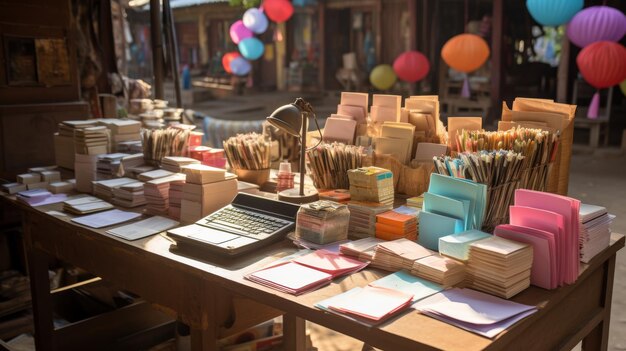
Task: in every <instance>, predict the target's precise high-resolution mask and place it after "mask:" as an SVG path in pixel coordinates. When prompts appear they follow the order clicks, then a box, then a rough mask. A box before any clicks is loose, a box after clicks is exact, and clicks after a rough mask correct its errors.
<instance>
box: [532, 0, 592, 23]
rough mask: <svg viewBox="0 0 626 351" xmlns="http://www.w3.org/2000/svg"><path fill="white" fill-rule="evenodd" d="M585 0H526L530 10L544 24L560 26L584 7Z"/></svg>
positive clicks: (536, 19)
mask: <svg viewBox="0 0 626 351" xmlns="http://www.w3.org/2000/svg"><path fill="white" fill-rule="evenodd" d="M583 4H584V0H526V7H527V8H528V12H530V15H531V16H532V17H533V18H534V19H535V21H537V22H539V24H541V25H544V26H554V27H556V26H560V25H561V24H565V23H567V22H569V21H570V20H571V19H572V17H574V15H575V14H576V12H578V11H580V10H581V9H582V8H583Z"/></svg>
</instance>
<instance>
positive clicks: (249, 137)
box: [224, 133, 270, 186]
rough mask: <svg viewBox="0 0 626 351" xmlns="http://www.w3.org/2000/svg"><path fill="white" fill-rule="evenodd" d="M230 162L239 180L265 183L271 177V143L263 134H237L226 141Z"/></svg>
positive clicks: (225, 151) (226, 151) (225, 147)
mask: <svg viewBox="0 0 626 351" xmlns="http://www.w3.org/2000/svg"><path fill="white" fill-rule="evenodd" d="M224 153H225V154H226V158H227V159H228V164H229V165H230V168H231V169H232V170H233V172H234V173H235V174H236V175H237V177H238V178H239V180H242V181H244V182H248V183H254V184H258V185H259V186H261V185H263V184H264V183H265V182H267V180H268V179H269V177H270V143H269V141H268V140H267V139H266V138H265V137H264V136H263V135H261V134H257V133H247V134H237V135H236V136H234V137H230V138H228V139H227V140H225V141H224Z"/></svg>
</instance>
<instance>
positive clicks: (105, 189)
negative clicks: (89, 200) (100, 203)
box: [93, 178, 137, 200]
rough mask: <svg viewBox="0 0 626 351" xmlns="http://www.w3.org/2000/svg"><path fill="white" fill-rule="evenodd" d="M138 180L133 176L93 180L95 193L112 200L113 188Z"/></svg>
mask: <svg viewBox="0 0 626 351" xmlns="http://www.w3.org/2000/svg"><path fill="white" fill-rule="evenodd" d="M136 182H137V181H136V180H135V179H131V178H115V179H107V180H97V181H94V182H93V194H94V195H95V196H97V197H99V198H102V199H105V200H111V199H112V198H113V188H117V187H120V186H122V185H125V184H130V183H136Z"/></svg>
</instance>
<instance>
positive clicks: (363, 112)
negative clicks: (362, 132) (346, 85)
mask: <svg viewBox="0 0 626 351" xmlns="http://www.w3.org/2000/svg"><path fill="white" fill-rule="evenodd" d="M368 100H369V94H367V93H351V92H342V93H341V101H340V104H339V105H338V106H337V114H338V115H344V116H350V117H352V118H353V119H354V120H355V121H356V122H357V123H358V124H366V123H367V120H366V117H367V109H368V107H369V102H368Z"/></svg>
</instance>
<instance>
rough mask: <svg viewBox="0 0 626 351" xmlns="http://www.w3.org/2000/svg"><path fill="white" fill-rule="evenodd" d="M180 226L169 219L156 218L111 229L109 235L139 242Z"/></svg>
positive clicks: (108, 231)
mask: <svg viewBox="0 0 626 351" xmlns="http://www.w3.org/2000/svg"><path fill="white" fill-rule="evenodd" d="M178 224H179V223H178V222H176V221H174V220H171V219H169V218H165V217H161V216H154V217H150V218H148V219H144V220H142V221H139V222H135V223H131V224H127V225H124V226H121V227H117V228H113V229H109V230H107V233H109V234H111V235H115V236H117V237H120V238H123V239H126V240H138V239H141V238H145V237H147V236H150V235H154V234H158V233H161V232H163V231H166V230H168V229H170V228H174V227H176V226H178Z"/></svg>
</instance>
